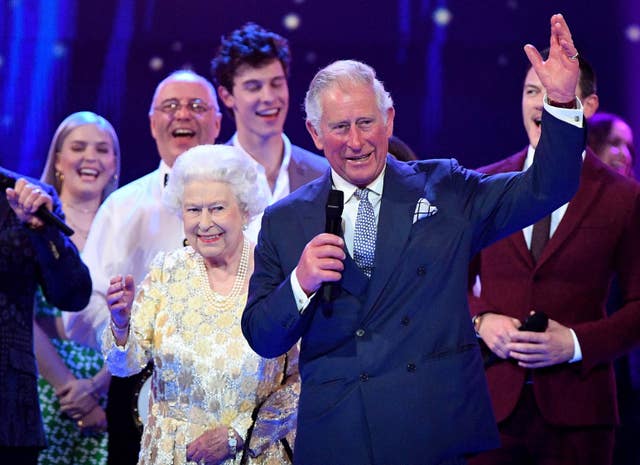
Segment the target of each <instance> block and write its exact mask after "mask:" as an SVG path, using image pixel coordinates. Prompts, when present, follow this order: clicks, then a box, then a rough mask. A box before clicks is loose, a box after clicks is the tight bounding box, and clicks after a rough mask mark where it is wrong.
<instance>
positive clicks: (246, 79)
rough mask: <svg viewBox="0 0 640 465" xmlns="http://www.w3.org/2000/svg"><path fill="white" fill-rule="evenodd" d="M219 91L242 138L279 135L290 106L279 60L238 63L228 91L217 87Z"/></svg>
mask: <svg viewBox="0 0 640 465" xmlns="http://www.w3.org/2000/svg"><path fill="white" fill-rule="evenodd" d="M218 95H219V96H220V99H221V100H222V102H223V103H224V105H225V106H227V107H228V108H230V109H231V110H232V111H233V115H234V119H235V122H236V127H237V129H238V135H239V137H241V138H247V137H251V138H258V139H265V138H268V137H272V136H280V134H282V131H283V128H284V122H285V120H286V118H287V111H288V109H289V86H288V85H287V77H286V75H285V73H284V69H283V68H282V64H281V63H280V61H279V60H277V59H274V60H272V61H270V62H268V64H266V65H264V66H260V67H257V68H256V67H252V66H250V65H248V64H244V65H241V66H239V67H238V69H237V71H236V73H235V76H234V78H233V89H232V92H229V90H228V89H226V88H225V87H223V86H220V87H218Z"/></svg>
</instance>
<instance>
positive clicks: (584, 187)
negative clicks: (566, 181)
mask: <svg viewBox="0 0 640 465" xmlns="http://www.w3.org/2000/svg"><path fill="white" fill-rule="evenodd" d="M602 169H604V168H603V167H601V166H598V165H597V164H596V162H595V155H594V154H593V152H591V150H590V149H587V154H586V156H585V159H584V163H583V166H582V174H581V178H580V187H579V188H578V192H577V193H576V195H575V196H574V197H573V199H571V201H570V202H569V206H568V207H567V211H566V212H565V214H564V216H563V217H562V221H560V224H559V225H558V229H556V231H555V233H554V234H553V236H551V238H550V239H549V242H548V243H547V245H546V247H545V248H544V250H543V251H542V255H541V256H540V259H539V260H538V263H537V266H540V265H542V264H543V263H544V262H545V261H546V260H548V259H549V258H550V257H551V256H552V255H553V254H554V253H555V252H556V251H557V250H558V249H559V248H560V247H561V246H562V244H563V243H564V241H566V240H567V239H568V238H569V237H570V236H571V235H572V233H573V232H574V230H575V229H576V228H577V227H578V225H579V224H580V223H581V221H582V219H583V218H584V216H585V215H586V214H587V213H588V212H589V210H590V209H591V205H592V204H593V202H595V201H596V200H597V198H598V193H599V192H600V190H601V189H602V178H601V176H600V175H599V171H600V170H602Z"/></svg>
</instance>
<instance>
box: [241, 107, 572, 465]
mask: <svg viewBox="0 0 640 465" xmlns="http://www.w3.org/2000/svg"><path fill="white" fill-rule="evenodd" d="M583 147H584V132H583V130H581V129H578V128H576V127H573V126H571V125H568V124H566V123H563V122H560V121H558V120H555V119H554V118H553V117H551V116H550V115H548V114H546V113H545V114H544V115H543V136H542V138H541V142H540V144H539V150H538V154H537V156H536V161H535V164H534V165H535V166H533V167H532V169H531V170H529V171H527V172H524V173H517V174H501V175H497V176H484V175H481V174H479V173H476V172H473V171H469V170H466V169H464V168H462V167H460V166H459V165H458V163H457V162H456V161H455V160H431V161H423V162H414V163H403V162H398V161H396V160H394V159H393V158H392V157H391V156H388V157H387V164H386V171H385V175H384V176H385V177H384V190H383V194H382V203H381V207H380V214H379V220H378V234H377V246H376V257H375V270H374V272H373V275H372V277H371V280H370V281H369V280H368V279H367V278H366V277H365V276H364V275H363V274H362V273H361V272H360V270H359V269H358V268H357V266H355V264H354V262H353V260H352V259H351V258H350V257H347V259H346V260H345V262H344V263H345V270H344V272H343V275H342V280H341V293H340V295H339V296H338V297H337V298H336V300H335V301H334V302H333V304H332V312H331V313H330V314H327V315H329V316H327V315H325V312H322V311H321V310H320V307H321V303H320V302H319V300H320V299H319V298H318V296H315V297H314V298H313V299H312V301H311V303H310V305H309V306H308V307H307V308H306V309H305V310H304V312H303V313H302V314H300V312H298V309H297V307H296V303H295V301H294V296H293V292H292V289H291V284H290V274H291V272H292V271H293V269H294V268H295V267H296V266H297V264H298V260H299V258H300V255H301V253H302V250H303V248H304V247H305V245H306V244H307V243H308V242H309V241H310V240H311V239H312V238H313V237H314V236H316V235H317V234H319V233H321V232H323V231H324V227H325V224H324V223H325V205H326V201H327V197H328V192H329V190H330V188H331V184H332V183H331V179H330V174H329V173H326V174H325V175H324V176H323V177H321V178H319V179H318V180H316V181H313V182H311V183H309V184H307V185H306V186H304V187H302V188H300V189H298V190H297V191H296V192H295V193H293V194H292V195H290V196H288V197H287V198H285V199H283V200H282V201H280V202H278V203H276V204H274V205H273V206H271V207H269V208H268V209H267V210H266V212H265V214H264V217H263V222H262V229H261V232H260V236H259V239H258V245H257V247H256V251H255V271H254V274H253V276H252V278H251V283H250V288H249V301H248V303H247V308H246V309H245V312H244V314H243V318H242V329H243V332H244V335H245V337H246V338H247V340H248V342H249V344H250V345H251V346H252V347H253V348H254V350H256V352H258V353H259V354H261V355H263V356H266V357H274V356H277V355H279V354H282V353H284V352H286V351H287V350H288V349H289V348H290V347H291V346H292V345H293V344H295V343H296V342H297V341H298V339H300V338H302V341H301V352H300V374H301V379H302V390H301V396H300V405H299V413H298V430H297V437H296V444H295V449H294V461H295V463H299V464H304V465H313V464H325V465H326V464H332V465H338V464H349V465H354V464H355V465H357V464H371V463H375V464H380V465H393V464H398V465H411V464H416V465H418V464H419V465H427V464H438V463H440V462H442V461H445V460H447V459H448V458H452V457H457V456H462V455H465V454H470V453H473V452H476V451H480V450H485V449H488V448H493V447H497V445H498V436H497V430H496V424H495V420H494V417H493V414H492V411H491V404H490V400H489V397H488V393H487V387H486V381H485V377H484V372H483V368H482V360H481V357H480V352H479V348H478V344H477V340H476V337H475V334H474V331H473V328H472V325H471V320H470V316H469V310H468V306H467V301H466V284H467V273H468V265H469V260H470V258H471V257H472V256H473V255H474V254H475V253H476V252H477V251H478V250H480V248H481V247H483V246H485V245H487V244H489V243H491V242H493V241H495V240H497V239H499V238H501V237H503V236H505V235H506V234H509V233H510V232H513V231H514V230H517V229H520V228H522V227H523V226H525V225H527V224H530V223H532V222H534V221H535V220H536V219H538V218H539V217H542V216H544V214H545V213H546V212H548V211H551V210H553V209H554V208H556V207H557V206H559V205H561V204H562V203H564V202H566V201H567V200H568V199H569V198H570V197H571V195H572V194H573V193H574V192H575V190H576V188H577V185H578V178H579V171H580V162H581V158H580V153H581V152H582V149H583ZM420 198H426V199H427V200H428V201H429V202H430V203H431V204H432V205H435V206H436V207H437V208H438V213H437V214H435V215H433V216H431V217H428V218H424V219H422V220H419V221H417V222H415V223H414V222H413V216H414V211H415V207H416V204H417V202H418V200H419V199H420Z"/></svg>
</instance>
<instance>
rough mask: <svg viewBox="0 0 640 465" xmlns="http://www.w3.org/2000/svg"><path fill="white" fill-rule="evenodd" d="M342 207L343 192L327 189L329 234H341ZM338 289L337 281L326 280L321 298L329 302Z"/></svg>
mask: <svg viewBox="0 0 640 465" xmlns="http://www.w3.org/2000/svg"><path fill="white" fill-rule="evenodd" d="M343 208H344V193H343V192H342V191H339V190H335V189H332V190H330V191H329V198H328V199H327V208H326V223H325V231H324V232H326V233H329V234H335V235H336V236H342V210H343ZM339 290H340V285H339V284H338V283H337V282H326V283H324V284H323V285H322V293H321V295H322V300H323V301H324V302H331V301H332V300H333V299H335V298H336V296H337V295H338V292H339Z"/></svg>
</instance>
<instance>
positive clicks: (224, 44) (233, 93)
mask: <svg viewBox="0 0 640 465" xmlns="http://www.w3.org/2000/svg"><path fill="white" fill-rule="evenodd" d="M290 64H291V53H290V51H289V44H288V42H287V40H286V39H285V38H284V37H282V36H280V35H278V34H276V33H274V32H271V31H267V30H266V29H264V28H262V27H261V26H259V25H257V24H255V23H247V24H245V25H244V26H242V27H241V28H239V29H236V30H235V31H233V32H231V33H230V34H229V35H227V36H226V37H223V38H222V41H221V44H220V47H219V48H218V53H217V55H216V56H215V58H214V59H213V60H212V62H211V70H212V74H213V80H214V83H215V85H216V86H217V90H218V96H219V97H220V100H221V101H222V103H223V104H224V106H225V107H226V108H227V110H228V111H229V113H230V115H231V116H232V117H233V120H234V122H235V124H236V133H235V134H234V135H233V137H232V139H231V140H230V141H229V143H230V144H232V145H234V146H236V147H237V148H239V149H240V150H241V151H242V152H244V153H245V154H247V155H248V156H250V157H252V158H253V159H254V160H255V161H257V162H258V163H259V164H260V165H262V167H263V168H264V172H265V175H266V177H267V181H268V182H269V187H270V188H271V199H270V201H269V203H270V204H271V203H274V202H275V201H277V200H280V199H281V198H283V197H285V196H287V195H288V194H289V193H291V192H293V191H295V190H296V189H297V188H298V187H300V186H302V185H303V184H306V183H307V182H309V181H313V180H314V179H316V178H318V177H319V176H320V175H322V174H323V173H324V172H325V171H326V170H327V169H328V168H329V164H328V163H327V161H326V159H325V158H323V157H321V156H318V155H316V154H314V153H311V152H309V151H307V150H304V149H303V148H301V147H298V146H296V145H294V144H292V143H291V141H290V140H289V139H288V138H287V136H286V135H285V134H284V122H285V120H286V118H287V112H288V110H289V86H288V84H287V79H288V78H289V66H290ZM259 220H260V218H257V219H255V220H254V221H253V222H252V223H251V224H250V225H249V231H248V233H249V235H250V236H251V235H252V234H255V235H256V236H257V232H258V229H259V227H260V222H259Z"/></svg>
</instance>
